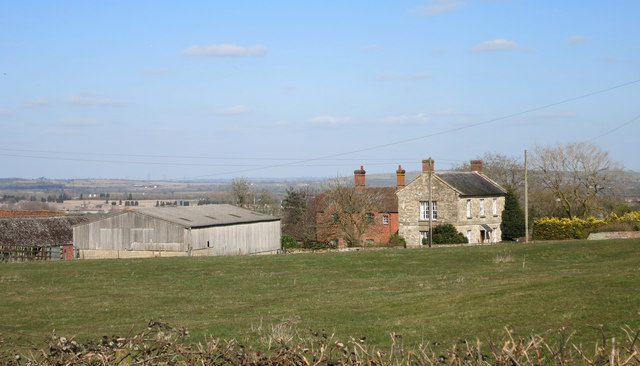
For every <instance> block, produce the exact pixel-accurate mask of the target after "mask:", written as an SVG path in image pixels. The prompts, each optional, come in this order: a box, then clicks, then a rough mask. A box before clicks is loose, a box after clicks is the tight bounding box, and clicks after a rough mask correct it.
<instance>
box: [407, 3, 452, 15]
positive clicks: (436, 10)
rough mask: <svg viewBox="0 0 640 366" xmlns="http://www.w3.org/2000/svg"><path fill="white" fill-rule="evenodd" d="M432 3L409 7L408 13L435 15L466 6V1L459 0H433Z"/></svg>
mask: <svg viewBox="0 0 640 366" xmlns="http://www.w3.org/2000/svg"><path fill="white" fill-rule="evenodd" d="M430 3H431V5H423V6H418V7H415V8H412V9H409V11H408V12H407V14H409V15H417V16H434V15H440V14H444V13H448V12H450V11H454V10H456V9H458V8H461V7H463V6H465V2H464V1H458V0H431V1H430Z"/></svg>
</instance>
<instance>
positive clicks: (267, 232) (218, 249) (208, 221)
mask: <svg viewBox="0 0 640 366" xmlns="http://www.w3.org/2000/svg"><path fill="white" fill-rule="evenodd" d="M73 245H74V247H75V248H76V250H77V251H78V253H79V257H80V258H85V259H89V258H136V257H154V256H185V255H186V256H202V255H242V254H256V253H268V252H276V251H277V250H278V249H280V218H277V217H274V216H270V215H265V214H261V213H257V212H253V211H250V210H246V209H243V208H239V207H235V206H232V205H203V206H184V207H155V208H142V209H138V210H130V211H124V212H121V213H118V214H116V215H114V216H111V217H107V218H104V219H102V220H98V221H94V222H90V223H86V224H81V225H77V226H74V228H73Z"/></svg>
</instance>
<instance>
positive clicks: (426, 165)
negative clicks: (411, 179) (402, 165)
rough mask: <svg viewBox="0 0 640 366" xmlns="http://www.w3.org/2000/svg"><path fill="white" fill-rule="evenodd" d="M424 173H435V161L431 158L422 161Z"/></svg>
mask: <svg viewBox="0 0 640 366" xmlns="http://www.w3.org/2000/svg"><path fill="white" fill-rule="evenodd" d="M422 171H423V172H425V173H426V172H428V171H433V159H431V158H429V159H425V160H423V161H422Z"/></svg>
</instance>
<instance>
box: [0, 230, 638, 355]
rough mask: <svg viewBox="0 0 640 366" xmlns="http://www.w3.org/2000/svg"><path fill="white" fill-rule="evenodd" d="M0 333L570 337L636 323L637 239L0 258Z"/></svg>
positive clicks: (380, 340) (413, 340) (38, 336)
mask: <svg viewBox="0 0 640 366" xmlns="http://www.w3.org/2000/svg"><path fill="white" fill-rule="evenodd" d="M0 293H1V294H2V298H1V299H0V339H2V338H4V339H7V338H11V339H12V340H16V339H17V338H18V335H19V334H22V337H21V339H20V340H19V342H27V341H36V342H40V341H43V340H44V338H45V336H47V335H48V334H50V333H51V331H52V330H54V329H55V330H56V333H57V334H59V335H66V336H74V335H75V336H77V337H78V338H79V339H81V340H83V339H87V338H97V337H100V336H102V335H114V334H119V335H123V334H127V333H128V332H129V331H130V329H131V328H132V327H134V328H135V329H137V330H139V329H141V328H143V327H144V326H145V324H146V323H147V322H148V320H150V319H162V320H165V321H167V322H169V323H170V324H172V325H175V326H184V327H186V328H188V329H189V330H190V332H191V334H192V335H191V337H190V339H191V340H192V341H193V342H197V341H200V340H202V336H203V335H205V334H213V335H216V336H218V337H222V338H227V339H229V338H236V339H244V338H245V337H247V336H249V337H252V338H254V339H255V336H256V334H258V333H259V332H261V331H263V330H264V329H269V328H270V327H271V326H273V325H275V324H278V323H280V322H282V321H287V322H289V323H290V324H294V323H295V326H296V327H297V329H299V330H300V332H302V333H304V332H306V331H307V329H309V328H310V329H316V330H319V329H325V330H326V331H328V332H329V333H333V332H335V333H336V335H337V336H339V337H341V338H343V339H348V337H349V336H354V337H362V336H366V337H367V342H368V343H369V344H388V337H389V333H390V332H397V333H400V334H402V335H403V340H404V342H405V344H417V343H421V342H425V341H431V342H433V341H437V342H441V343H443V344H452V343H455V342H456V341H457V340H458V339H460V338H469V339H475V338H476V337H480V338H486V336H487V335H494V336H497V337H498V336H501V335H502V334H503V327H504V326H511V327H514V328H515V329H516V332H517V334H520V335H522V336H527V335H528V334H530V333H531V332H534V333H543V332H545V331H546V330H549V329H558V328H560V327H563V326H567V327H569V328H570V329H571V330H575V331H576V332H577V334H576V338H574V341H575V342H576V343H577V342H584V343H593V342H595V341H597V340H598V339H600V338H599V336H598V333H597V332H596V331H595V330H593V329H591V328H589V326H590V325H598V324H604V325H605V328H606V329H607V331H608V332H611V333H610V334H611V335H618V336H621V332H620V330H619V328H620V327H621V326H622V325H625V324H627V325H630V326H632V327H634V328H636V329H637V328H638V326H640V240H617V241H594V242H586V241H575V242H562V243H543V244H528V245H524V244H509V245H496V246H478V247H466V248H433V249H396V250H381V251H361V252H349V253H324V254H295V255H279V256H251V257H217V258H216V257H209V258H203V257H198V258H155V259H140V260H133V259H132V260H97V261H88V260H87V261H73V262H58V263H52V262H49V263H44V262H41V263H17V264H2V265H0Z"/></svg>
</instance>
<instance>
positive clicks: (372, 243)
mask: <svg viewBox="0 0 640 366" xmlns="http://www.w3.org/2000/svg"><path fill="white" fill-rule="evenodd" d="M365 243H366V245H367V246H368V247H372V246H374V245H375V244H376V242H375V241H374V240H373V239H367V241H366V242H365Z"/></svg>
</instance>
